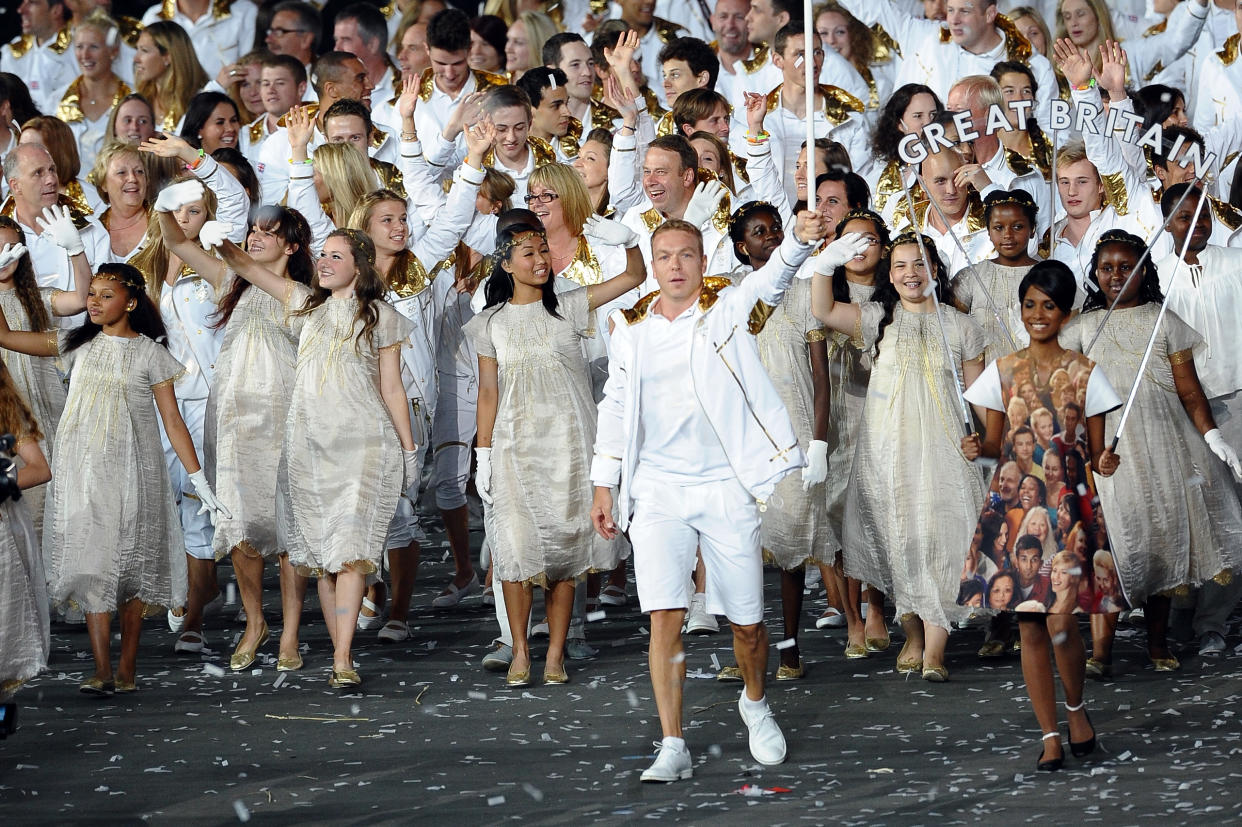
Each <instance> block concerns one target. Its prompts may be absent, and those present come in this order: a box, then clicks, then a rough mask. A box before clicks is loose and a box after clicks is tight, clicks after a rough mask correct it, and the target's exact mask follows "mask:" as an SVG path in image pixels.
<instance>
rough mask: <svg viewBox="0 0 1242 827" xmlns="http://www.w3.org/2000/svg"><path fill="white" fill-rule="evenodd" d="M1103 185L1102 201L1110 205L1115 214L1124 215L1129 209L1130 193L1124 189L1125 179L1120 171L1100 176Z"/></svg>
mask: <svg viewBox="0 0 1242 827" xmlns="http://www.w3.org/2000/svg"><path fill="white" fill-rule="evenodd" d="M1100 183H1102V184H1103V185H1104V203H1105V204H1108V205H1109V206H1110V207H1112V208H1113V209H1114V210H1115V211H1116V212H1117V215H1125V214H1126V213H1128V212H1129V211H1130V195H1129V193H1128V192H1127V191H1126V179H1125V177H1124V176H1123V175H1122V174H1121V173H1120V172H1110V173H1108V174H1107V175H1101V176H1100Z"/></svg>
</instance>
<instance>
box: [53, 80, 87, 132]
mask: <svg viewBox="0 0 1242 827" xmlns="http://www.w3.org/2000/svg"><path fill="white" fill-rule="evenodd" d="M81 87H82V76H81V75H78V76H77V77H76V78H74V79H73V81H72V82H71V83H70V84H69V88H68V89H66V90H65V94H64V95H62V96H61V98H60V103H58V104H56V117H58V118H60V119H61V120H62V121H64V122H65V123H77V122H78V121H81V120H84V119H85V118H86V113H84V112H83V111H82V103H81V93H80V92H79V90H80V89H81Z"/></svg>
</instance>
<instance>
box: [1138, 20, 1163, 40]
mask: <svg viewBox="0 0 1242 827" xmlns="http://www.w3.org/2000/svg"><path fill="white" fill-rule="evenodd" d="M1168 28H1169V19H1168V18H1167V17H1166V18H1165V19H1164V20H1161V21H1160V22H1159V23H1157V24H1156V25H1154V26H1149V27H1148V28H1147V31H1145V32H1143V37H1151V36H1152V35H1156V34H1163V33H1164V32H1165V31H1167V30H1168Z"/></svg>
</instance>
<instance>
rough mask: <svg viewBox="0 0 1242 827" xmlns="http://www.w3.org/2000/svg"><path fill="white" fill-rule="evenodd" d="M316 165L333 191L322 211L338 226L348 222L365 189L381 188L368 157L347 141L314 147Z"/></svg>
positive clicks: (325, 184)
mask: <svg viewBox="0 0 1242 827" xmlns="http://www.w3.org/2000/svg"><path fill="white" fill-rule="evenodd" d="M315 169H316V170H317V171H318V172H319V174H320V176H321V177H322V179H323V184H324V187H326V188H327V190H328V191H329V192H331V193H332V201H331V203H329V204H327V205H325V207H324V211H325V212H326V213H328V217H329V218H331V219H332V223H333V224H335V225H336V226H338V227H342V228H344V227H347V226H349V217H350V214H351V213H353V211H354V207H356V206H357V205H358V202H360V201H361V200H362V197H363V196H364V195H366V194H367V193H368V192H372V191H374V190H377V189H379V188H380V183H379V179H378V178H377V177H376V175H375V171H374V170H373V169H371V162H370V159H368V158H367V156H366V155H364V154H362V152H360V151H358V150H357V149H354V148H353V147H352V146H350V145H349V144H346V143H339V144H323V145H322V146H320V147H318V148H317V149H316V150H315Z"/></svg>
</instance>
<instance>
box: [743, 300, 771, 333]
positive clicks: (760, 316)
mask: <svg viewBox="0 0 1242 827" xmlns="http://www.w3.org/2000/svg"><path fill="white" fill-rule="evenodd" d="M775 312H776V307H775V306H773V305H770V304H768V303H767V302H763V301H757V302H755V306H754V307H752V308H751V309H750V316H749V317H748V318H747V320H746V329H747V330H749V331H750V335H751V336H758V335H759V334H760V333H762V332H763V326H764V325H765V324H767V323H768V319H770V318H772V314H773V313H775Z"/></svg>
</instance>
